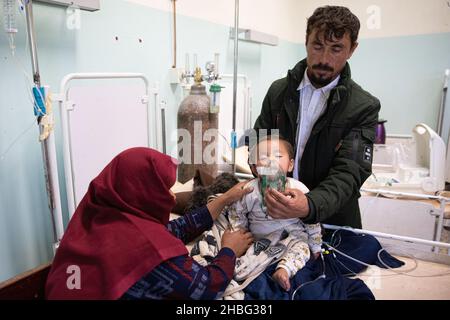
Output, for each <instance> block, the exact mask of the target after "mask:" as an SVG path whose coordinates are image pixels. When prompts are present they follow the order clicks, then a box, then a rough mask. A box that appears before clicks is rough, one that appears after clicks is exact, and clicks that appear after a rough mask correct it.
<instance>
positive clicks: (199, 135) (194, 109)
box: [177, 70, 218, 183]
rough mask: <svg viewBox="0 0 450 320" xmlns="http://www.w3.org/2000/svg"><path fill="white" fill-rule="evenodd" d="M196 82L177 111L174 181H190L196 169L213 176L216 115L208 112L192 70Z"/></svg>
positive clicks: (198, 78)
mask: <svg viewBox="0 0 450 320" xmlns="http://www.w3.org/2000/svg"><path fill="white" fill-rule="evenodd" d="M195 80H196V82H195V84H194V85H192V86H191V90H190V93H189V95H188V96H187V97H186V98H185V99H184V100H183V101H182V102H181V104H180V108H179V109H178V117H177V122H178V125H177V127H178V157H179V165H178V181H179V182H181V183H185V182H187V181H189V180H190V179H192V178H193V177H194V175H195V171H196V170H197V169H202V170H203V171H205V172H206V173H208V174H210V175H211V176H213V177H215V176H216V175H217V154H216V151H217V141H218V113H211V112H210V105H211V101H210V97H209V96H208V95H207V94H206V90H205V86H204V85H202V84H201V74H199V71H198V70H197V71H196V78H195Z"/></svg>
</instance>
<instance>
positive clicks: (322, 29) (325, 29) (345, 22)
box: [306, 6, 360, 47]
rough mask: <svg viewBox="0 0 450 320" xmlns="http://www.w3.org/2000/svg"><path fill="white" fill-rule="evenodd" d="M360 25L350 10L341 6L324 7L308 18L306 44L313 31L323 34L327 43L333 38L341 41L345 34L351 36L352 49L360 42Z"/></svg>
mask: <svg viewBox="0 0 450 320" xmlns="http://www.w3.org/2000/svg"><path fill="white" fill-rule="evenodd" d="M359 28H360V23H359V19H358V17H357V16H355V15H354V14H353V13H352V12H351V11H350V10H349V9H348V8H346V7H340V6H324V7H319V8H317V9H316V10H314V13H313V14H312V16H311V17H309V18H308V24H307V27H306V43H308V38H309V35H310V34H311V33H312V32H313V30H317V32H318V33H319V34H320V33H323V35H324V38H325V40H326V41H332V40H333V37H335V38H337V39H341V38H342V37H343V36H344V34H345V32H347V31H348V33H349V34H350V40H351V42H352V47H353V46H354V45H355V43H356V40H358V33H359Z"/></svg>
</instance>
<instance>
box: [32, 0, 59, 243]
mask: <svg viewBox="0 0 450 320" xmlns="http://www.w3.org/2000/svg"><path fill="white" fill-rule="evenodd" d="M24 9H25V13H26V20H27V31H28V42H29V44H30V54H31V64H32V70H33V81H34V84H35V86H36V88H37V89H38V90H40V88H41V76H40V73H39V64H38V59H37V47H36V36H35V32H34V19H33V1H32V0H29V1H27V2H26V3H25V6H24ZM35 103H37V102H35ZM49 111H50V112H51V110H46V111H45V112H46V114H45V115H44V116H42V115H39V116H38V117H37V123H38V125H39V133H40V136H43V134H44V123H43V120H44V118H45V117H52V115H51V114H48V113H47V112H49ZM46 120H48V119H46ZM40 140H41V150H42V158H43V162H44V174H45V184H46V189H47V197H48V205H49V209H50V214H51V216H52V223H53V240H54V248H53V249H54V251H56V249H57V247H58V245H59V241H60V240H61V238H62V236H63V233H64V227H63V222H62V210H61V198H60V194H59V181H58V169H57V168H58V167H57V160H56V147H55V136H54V131H53V130H51V131H50V132H49V134H48V136H47V137H46V138H44V139H40Z"/></svg>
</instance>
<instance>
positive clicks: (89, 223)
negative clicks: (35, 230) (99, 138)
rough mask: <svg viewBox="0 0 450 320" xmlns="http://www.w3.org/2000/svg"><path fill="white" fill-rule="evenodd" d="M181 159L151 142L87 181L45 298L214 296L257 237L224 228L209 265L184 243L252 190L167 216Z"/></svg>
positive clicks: (228, 194) (239, 189) (238, 189)
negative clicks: (151, 146)
mask: <svg viewBox="0 0 450 320" xmlns="http://www.w3.org/2000/svg"><path fill="white" fill-rule="evenodd" d="M175 179H176V165H175V164H174V161H173V159H172V158H170V157H169V156H166V155H164V154H162V153H160V152H158V151H155V150H152V149H149V148H132V149H129V150H126V151H124V152H122V153H121V154H119V155H118V156H116V157H115V158H114V159H113V160H112V161H111V162H110V163H109V164H108V165H107V166H106V167H105V169H103V171H102V172H101V173H100V174H99V175H98V177H96V178H95V179H94V180H93V181H92V182H91V183H90V185H89V189H88V191H87V193H86V195H85V196H84V198H83V200H82V201H81V203H80V205H79V206H78V208H77V210H76V212H75V214H74V216H73V218H72V219H71V221H70V223H69V225H68V227H67V231H66V233H65V234H64V237H63V239H62V240H61V245H60V247H59V248H58V251H57V253H56V256H55V259H54V261H53V264H52V268H51V270H50V273H49V276H48V280H47V284H46V297H47V298H48V299H119V298H123V299H216V298H219V297H220V295H221V294H222V293H223V292H224V290H225V288H226V287H227V285H228V284H229V282H230V280H231V279H232V277H233V271H234V267H235V261H236V257H239V256H240V255H242V254H243V253H245V251H246V250H247V248H248V247H249V246H250V244H251V243H252V241H253V239H252V236H251V234H250V233H248V232H244V231H236V232H226V233H225V234H224V236H223V239H222V249H221V250H220V251H219V253H218V254H217V256H216V257H215V258H214V259H213V260H212V261H211V262H210V264H209V265H208V266H206V267H202V266H200V265H199V264H197V263H196V262H195V261H194V260H193V259H192V258H190V257H189V256H188V252H187V250H186V247H185V244H186V243H188V242H190V241H191V240H193V239H195V238H196V237H197V236H198V235H200V234H201V233H202V232H204V231H205V230H208V229H209V228H211V227H212V223H213V220H214V219H216V218H217V217H218V215H219V214H220V212H221V211H222V209H223V208H224V206H226V205H228V204H230V203H232V202H234V201H236V200H238V199H240V198H241V197H242V196H243V195H244V194H246V193H248V192H250V191H251V190H242V184H238V185H237V186H235V187H234V188H232V189H230V190H229V191H228V192H226V193H225V194H224V195H222V196H221V197H219V198H218V199H216V200H214V201H212V202H210V203H209V204H208V205H207V206H205V207H204V208H201V209H199V210H196V211H193V212H190V213H188V214H186V215H184V216H182V217H180V218H178V219H176V220H173V221H170V222H169V214H170V211H171V209H172V208H173V207H174V205H175V196H174V194H173V193H172V192H171V191H170V188H171V187H172V186H173V184H174V183H175Z"/></svg>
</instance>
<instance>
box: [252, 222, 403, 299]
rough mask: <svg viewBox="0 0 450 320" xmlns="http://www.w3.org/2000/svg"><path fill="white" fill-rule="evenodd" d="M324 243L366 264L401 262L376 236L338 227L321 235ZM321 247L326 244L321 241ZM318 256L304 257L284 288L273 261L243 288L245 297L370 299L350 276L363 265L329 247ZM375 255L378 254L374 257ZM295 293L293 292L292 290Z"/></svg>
mask: <svg viewBox="0 0 450 320" xmlns="http://www.w3.org/2000/svg"><path fill="white" fill-rule="evenodd" d="M324 243H328V244H329V245H331V246H333V247H334V248H335V249H337V250H339V251H341V252H342V253H344V254H346V255H348V256H350V257H353V258H355V259H357V260H360V261H363V262H365V263H366V264H369V265H377V266H379V267H381V268H384V267H385V266H384V265H383V263H381V262H380V259H379V258H381V260H382V261H383V262H384V264H386V265H388V266H389V267H391V268H398V267H400V266H402V265H403V264H404V263H403V262H402V261H400V260H398V259H396V258H394V257H392V256H391V255H390V254H389V253H387V252H386V251H383V250H382V247H381V245H380V243H379V242H378V240H377V239H375V238H374V237H373V236H370V235H359V234H355V233H353V232H350V231H345V230H339V231H336V232H334V233H332V234H331V233H330V234H327V235H325V236H324ZM324 248H325V249H329V247H328V246H327V245H326V244H325V245H324ZM327 251H328V253H325V254H323V256H322V258H318V259H317V260H315V261H312V260H310V261H308V263H307V264H306V266H305V267H304V268H303V269H301V270H300V271H299V272H297V274H296V275H295V276H294V277H293V278H292V279H291V289H290V290H289V291H284V290H283V289H282V288H281V287H280V286H279V285H278V284H277V283H276V282H275V281H274V280H273V279H272V277H271V276H272V274H273V272H274V271H275V265H272V266H270V267H269V268H267V269H266V271H265V272H264V273H263V274H261V275H260V276H259V277H258V278H256V279H255V280H253V281H252V283H250V284H249V285H248V286H247V287H246V288H245V289H244V292H245V299H246V300H291V299H292V298H293V299H295V300H361V299H362V300H374V299H375V297H374V296H373V294H372V292H371V291H370V289H369V288H368V287H367V286H366V284H365V283H364V282H363V281H362V280H359V279H350V278H348V276H353V275H355V274H357V273H359V272H361V271H364V270H365V269H366V268H367V267H366V266H364V265H363V264H360V263H358V262H356V261H354V260H352V259H350V258H348V257H345V256H344V255H342V254H340V253H338V252H337V251H334V250H332V249H329V250H327ZM378 256H379V257H378ZM294 293H295V294H294Z"/></svg>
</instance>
